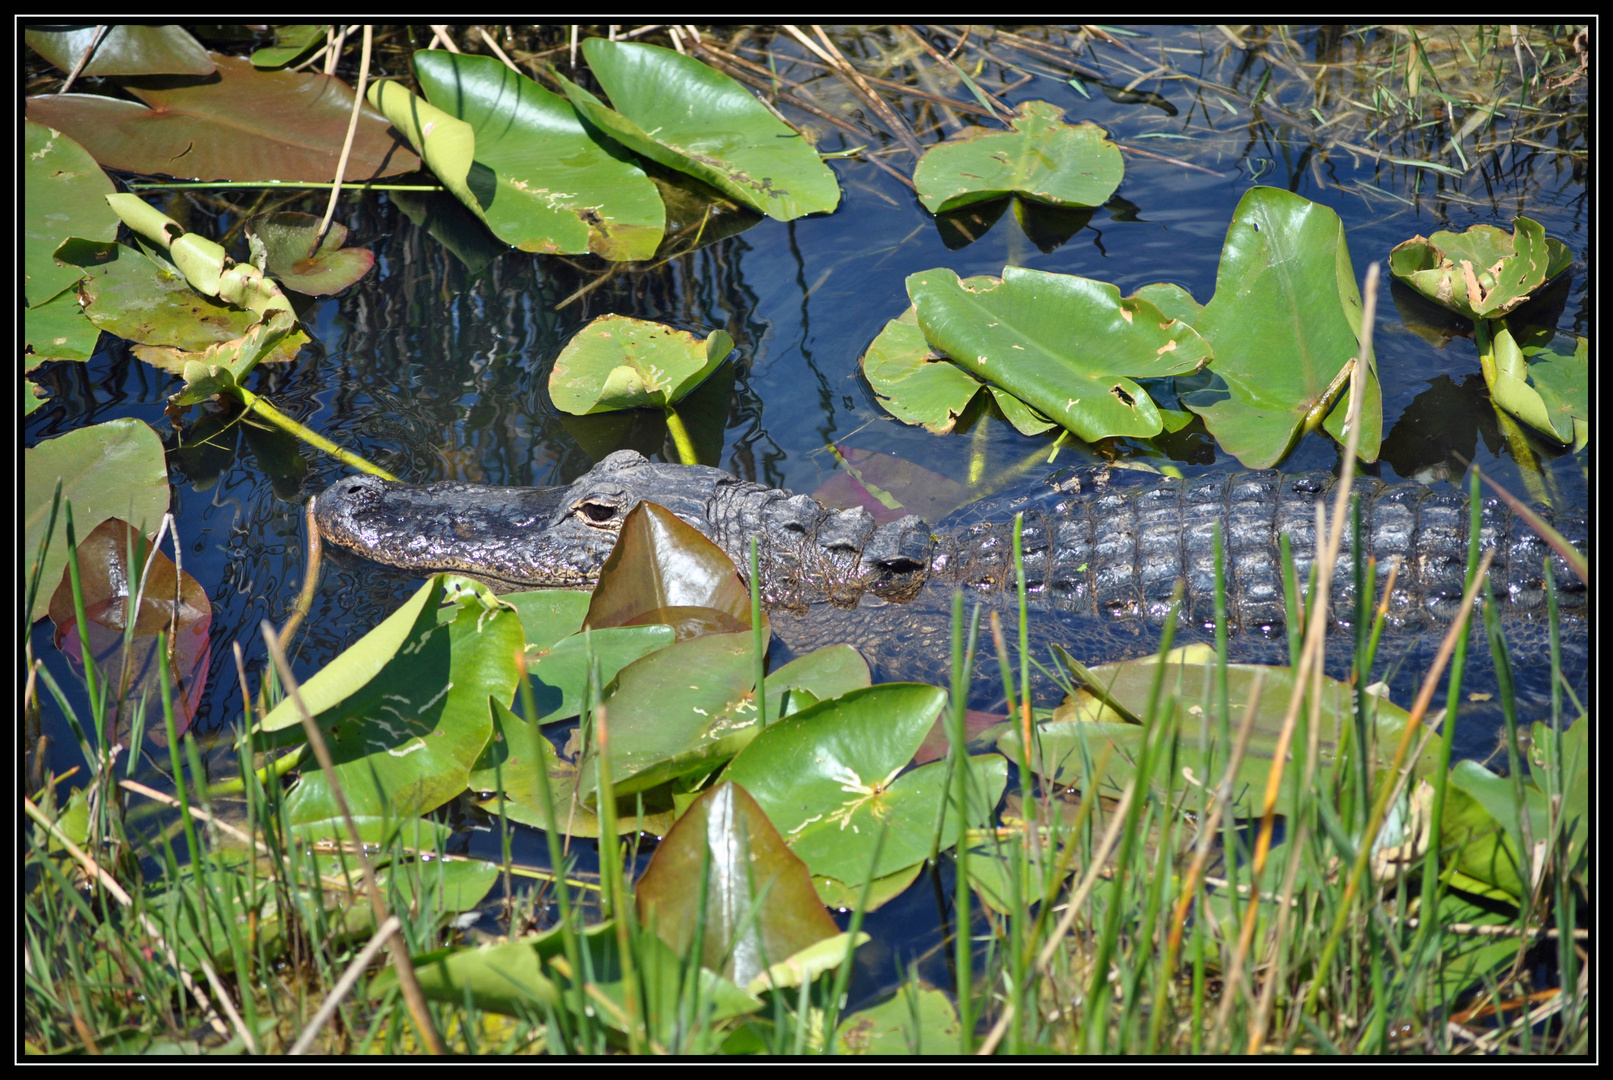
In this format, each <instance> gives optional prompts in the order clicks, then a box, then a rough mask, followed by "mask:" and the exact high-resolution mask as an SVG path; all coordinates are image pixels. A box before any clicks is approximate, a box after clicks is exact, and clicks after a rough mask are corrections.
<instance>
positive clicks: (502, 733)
mask: <svg viewBox="0 0 1613 1080" xmlns="http://www.w3.org/2000/svg"><path fill="white" fill-rule="evenodd" d="M540 768H541V769H542V770H543V771H544V773H545V775H547V776H548V778H549V797H550V798H551V799H553V800H554V815H555V816H554V824H555V828H556V829H557V830H558V831H560V832H562V833H565V834H566V835H567V836H579V837H584V838H588V839H592V838H594V837H597V836H598V835H599V831H600V830H599V815H598V814H596V813H595V812H594V810H593V809H592V808H591V807H590V806H589V805H588V803H587V802H585V801H584V799H583V797H582V793H581V792H579V790H578V788H577V780H578V775H577V763H576V762H574V761H568V760H567V759H566V758H564V757H562V756H561V755H560V754H559V753H557V752H556V751H555V748H554V744H553V743H552V742H550V741H549V740H548V739H547V738H546V737H545V736H544V735H543V734H542V733H541V732H539V731H538V730H537V729H536V728H534V727H533V725H531V724H529V723H527V722H526V721H525V720H523V719H521V718H520V717H519V716H516V715H515V714H514V713H513V712H511V711H510V710H508V709H506V708H505V707H504V706H502V705H500V704H499V703H498V702H494V703H493V737H492V739H490V740H489V741H488V743H487V748H486V749H485V750H483V751H482V756H481V757H480V758H478V759H477V761H476V766H475V767H474V768H473V769H472V770H471V774H470V787H471V790H472V791H491V792H495V794H493V795H489V796H487V797H486V798H482V799H478V800H477V801H476V805H477V806H479V807H481V808H482V809H483V810H486V811H487V812H488V813H490V814H498V813H501V812H502V813H503V814H504V816H505V817H507V818H509V819H510V820H511V821H518V822H520V823H521V824H523V825H530V826H532V827H533V828H534V829H547V828H548V827H549V822H548V818H547V816H546V815H545V813H544V808H543V791H542V789H541V788H540V787H538V769H540ZM500 784H502V785H503V788H504V800H503V802H502V803H500V801H499V797H498V795H497V794H496V792H497V790H498V788H499V785H500ZM641 805H642V807H643V809H644V813H643V815H642V816H640V815H639V807H640V806H641ZM674 817H675V815H674V814H673V810H672V797H671V794H670V793H669V792H668V791H666V789H664V788H662V789H656V790H654V791H649V792H643V793H634V794H631V795H622V796H620V797H618V798H617V800H616V828H617V831H618V833H619V834H620V835H624V836H625V835H627V834H629V833H633V832H647V833H652V834H654V835H656V836H664V835H665V834H666V832H667V830H668V829H670V828H672V822H673V820H674Z"/></svg>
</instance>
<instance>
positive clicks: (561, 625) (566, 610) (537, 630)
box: [503, 589, 589, 652]
mask: <svg viewBox="0 0 1613 1080" xmlns="http://www.w3.org/2000/svg"><path fill="white" fill-rule="evenodd" d="M503 600H504V602H505V603H506V604H508V605H510V606H511V607H512V608H514V609H515V610H516V613H517V614H519V615H520V616H521V632H522V633H523V634H524V635H526V647H527V651H528V652H532V651H533V650H542V649H552V648H554V646H555V645H557V644H559V643H560V642H561V641H563V640H565V639H566V638H568V637H570V636H571V635H572V634H575V633H576V632H577V631H578V630H581V629H582V621H583V618H584V617H585V616H586V615H587V614H588V601H589V596H588V594H587V593H585V592H582V591H581V590H579V589H531V590H528V591H527V592H518V593H506V594H505V595H504V597H503Z"/></svg>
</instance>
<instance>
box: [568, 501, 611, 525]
mask: <svg viewBox="0 0 1613 1080" xmlns="http://www.w3.org/2000/svg"><path fill="white" fill-rule="evenodd" d="M576 509H577V512H578V513H579V514H581V515H582V516H583V517H584V518H586V519H587V521H588V524H590V525H608V524H610V523H611V522H612V521H613V520H615V518H616V507H615V506H614V505H613V504H611V503H608V502H597V501H595V500H593V499H584V500H583V501H582V502H580V503H578V504H577V507H576Z"/></svg>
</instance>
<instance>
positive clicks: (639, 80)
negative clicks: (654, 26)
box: [556, 37, 840, 221]
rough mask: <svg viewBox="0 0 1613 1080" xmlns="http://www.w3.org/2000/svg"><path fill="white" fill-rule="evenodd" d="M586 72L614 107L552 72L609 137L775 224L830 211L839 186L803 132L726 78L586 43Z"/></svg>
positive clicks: (668, 58) (598, 41) (647, 49)
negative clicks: (699, 181) (687, 174)
mask: <svg viewBox="0 0 1613 1080" xmlns="http://www.w3.org/2000/svg"><path fill="white" fill-rule="evenodd" d="M583 54H584V55H585V56H587V58H588V67H589V69H590V70H591V71H593V73H594V77H595V78H596V79H598V80H599V84H600V86H602V87H604V89H605V92H606V93H607V94H608V95H610V101H611V105H612V106H613V108H606V107H605V106H604V105H603V104H602V103H601V102H600V100H599V99H598V98H596V97H595V96H594V95H592V94H590V93H589V92H588V91H586V90H584V89H582V88H581V87H580V86H577V85H576V84H575V83H573V82H571V81H570V80H568V79H567V78H565V76H563V75H559V74H558V73H557V74H556V78H558V79H559V81H560V85H561V87H562V88H563V89H564V90H565V93H566V96H567V97H568V98H570V99H571V103H572V104H573V105H575V106H576V107H577V111H578V112H580V113H582V115H583V116H584V117H586V118H587V119H588V121H589V122H590V123H592V124H594V125H595V126H596V127H598V128H599V129H601V130H602V131H604V132H605V133H606V134H608V135H609V136H610V137H611V138H613V139H615V140H616V141H618V142H620V143H622V144H623V145H624V146H626V147H628V148H629V149H631V150H633V151H634V152H635V153H638V154H642V155H644V156H645V157H647V158H649V159H650V160H651V161H656V162H659V163H660V164H662V165H665V166H666V167H667V168H669V169H673V170H675V171H677V172H684V173H689V174H690V175H691V176H695V177H697V178H699V179H700V180H703V181H705V182H706V183H708V184H710V185H711V186H712V187H714V188H716V189H717V190H718V191H721V192H722V193H723V194H725V195H728V196H729V197H730V198H733V199H735V200H737V201H739V202H741V203H743V204H745V205H746V206H749V207H752V208H754V209H756V210H759V211H761V212H762V213H764V214H766V215H767V216H768V217H770V218H773V219H775V220H777V221H793V220H794V219H795V218H798V217H802V216H804V215H806V214H815V213H828V212H830V211H832V210H834V208H835V207H836V206H838V205H839V203H840V184H839V182H838V181H837V180H836V179H835V174H834V172H833V170H831V169H830V168H829V166H827V165H825V164H824V163H823V160H822V159H821V158H819V157H818V154H817V151H816V150H814V149H813V148H812V145H811V144H810V143H808V142H807V141H806V139H804V138H803V137H802V136H801V133H800V132H798V131H796V130H794V129H793V128H791V127H790V126H789V125H787V124H785V123H784V122H783V121H782V120H779V119H778V118H777V117H775V116H774V115H773V114H772V113H771V112H769V111H768V110H767V108H766V107H765V106H764V105H762V103H761V102H759V101H757V100H756V98H755V97H754V96H753V95H752V94H751V93H750V91H748V90H746V89H745V88H744V87H743V86H740V85H739V84H738V83H736V82H735V81H734V80H732V79H730V78H729V77H728V76H726V75H724V74H722V73H721V72H719V71H716V70H714V69H712V68H710V67H707V66H706V65H705V64H702V63H701V62H700V61H698V60H696V59H694V58H692V57H688V56H680V55H679V54H678V53H676V52H673V51H672V50H671V49H663V48H660V47H659V46H655V45H642V44H636V43H630V42H621V41H607V40H605V39H604V38H597V37H595V38H589V39H588V40H587V41H585V42H583Z"/></svg>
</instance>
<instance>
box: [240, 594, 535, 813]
mask: <svg viewBox="0 0 1613 1080" xmlns="http://www.w3.org/2000/svg"><path fill="white" fill-rule="evenodd" d="M445 600H446V601H449V604H448V606H447V607H442V605H443V602H444V601H445ZM439 608H442V610H439ZM394 643H395V644H394ZM521 644H522V643H521V623H520V619H519V618H518V617H517V616H516V614H515V612H514V611H511V610H510V609H509V608H508V607H507V606H505V605H503V604H502V603H500V602H499V601H498V598H497V597H496V596H494V595H493V594H492V592H491V591H490V590H488V589H487V587H486V586H484V585H481V584H479V583H476V582H472V581H470V580H469V579H466V578H458V577H454V576H453V575H449V574H438V575H436V576H434V577H433V578H431V579H430V581H428V582H427V583H426V585H425V586H424V587H423V588H422V589H421V591H420V592H419V593H417V594H416V595H415V597H414V598H413V599H412V600H411V601H410V602H409V603H408V604H406V605H405V606H404V608H403V609H402V610H401V611H400V612H399V613H398V614H396V615H394V616H393V617H392V618H390V619H388V620H387V621H386V622H384V623H382V624H381V626H380V627H377V628H376V630H374V631H371V633H370V634H368V635H366V636H365V637H364V638H363V639H361V640H360V641H359V642H358V643H357V644H356V645H354V646H353V647H352V648H351V649H349V650H348V651H347V652H346V653H343V655H342V656H340V657H337V659H336V660H334V661H332V662H331V664H329V665H327V666H326V667H325V668H324V669H323V670H322V671H321V672H320V673H319V674H318V675H317V676H315V677H314V678H312V679H310V680H309V681H308V688H307V697H306V698H305V700H306V701H307V703H308V707H309V708H310V709H311V710H312V709H317V711H316V712H315V715H314V720H315V722H316V723H318V725H319V726H320V728H321V730H322V731H323V732H324V736H325V741H326V744H327V745H328V746H329V748H330V753H331V757H332V758H334V759H335V762H336V774H337V777H338V779H339V780H340V782H341V784H342V787H343V789H344V791H345V792H346V796H347V803H348V805H349V806H350V807H351V808H352V810H353V812H354V813H363V814H372V815H387V814H391V815H393V816H395V817H410V816H414V815H416V814H421V813H425V812H426V811H428V810H432V809H435V808H436V807H438V806H441V805H442V804H443V803H445V802H447V801H448V800H449V799H451V798H453V797H454V796H455V795H458V794H459V793H460V792H462V791H464V790H465V788H466V786H467V785H468V782H469V775H470V770H471V767H472V765H473V764H474V763H475V762H476V760H477V758H478V757H479V756H480V754H481V752H482V748H483V747H484V746H486V745H487V740H488V738H489V736H490V735H491V733H492V718H491V716H490V714H489V712H488V699H489V698H492V699H493V700H494V701H496V702H499V703H506V702H509V701H510V700H511V699H512V698H513V697H514V696H515V682H516V676H515V662H514V656H515V650H517V649H519V648H521ZM349 654H352V655H351V657H349ZM370 672H373V674H369V673H370ZM316 703H317V704H316ZM287 704H289V702H287V703H283V704H282V705H281V706H279V707H277V708H276V709H275V710H274V711H273V712H271V713H270V714H269V715H268V716H267V717H265V718H264V721H263V725H262V726H263V729H264V730H265V731H270V730H275V729H277V728H281V727H289V726H290V724H291V723H296V722H297V721H296V720H295V719H294V717H295V713H293V712H291V710H289V709H287V708H286V705H287ZM286 801H287V809H288V811H289V813H290V817H291V820H292V821H294V822H299V821H300V822H306V821H315V820H321V819H326V818H335V817H336V809H335V805H334V798H333V796H332V794H331V790H330V784H329V781H328V780H327V778H326V777H325V775H324V774H323V772H322V771H317V770H310V771H308V772H305V773H304V775H303V776H302V779H301V780H300V781H299V782H298V784H297V786H296V787H295V788H293V789H292V790H291V792H290V793H289V794H288V795H287V797H286Z"/></svg>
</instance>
